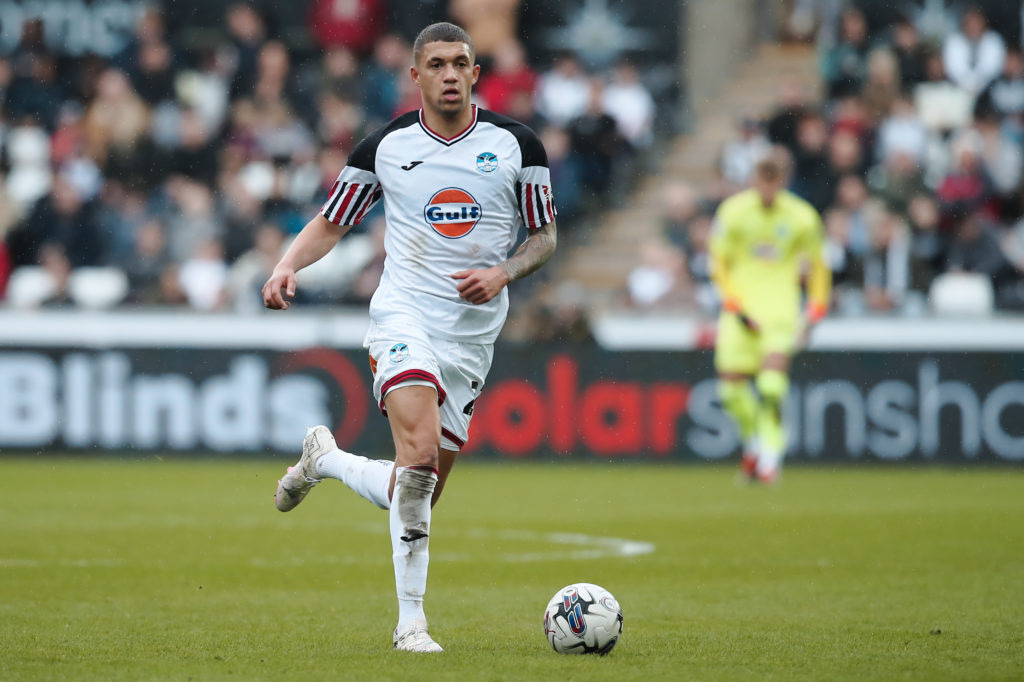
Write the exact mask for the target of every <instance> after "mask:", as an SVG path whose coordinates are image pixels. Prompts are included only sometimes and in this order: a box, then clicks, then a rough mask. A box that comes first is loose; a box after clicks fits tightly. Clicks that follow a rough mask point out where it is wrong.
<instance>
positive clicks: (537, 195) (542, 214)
mask: <svg viewBox="0 0 1024 682" xmlns="http://www.w3.org/2000/svg"><path fill="white" fill-rule="evenodd" d="M540 188H541V186H540V185H538V184H536V183H534V184H533V196H534V200H535V201H536V202H537V225H538V226H540V225H547V224H548V223H549V222H551V221H550V220H548V210H547V208H545V207H544V197H542V196H541V191H540Z"/></svg>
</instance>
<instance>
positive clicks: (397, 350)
mask: <svg viewBox="0 0 1024 682" xmlns="http://www.w3.org/2000/svg"><path fill="white" fill-rule="evenodd" d="M407 357H409V346H407V345H405V344H404V343H396V344H395V345H393V346H391V350H389V351H388V358H390V359H391V362H393V363H395V364H396V365H397V364H398V363H400V362H402V361H403V360H405V359H406V358H407Z"/></svg>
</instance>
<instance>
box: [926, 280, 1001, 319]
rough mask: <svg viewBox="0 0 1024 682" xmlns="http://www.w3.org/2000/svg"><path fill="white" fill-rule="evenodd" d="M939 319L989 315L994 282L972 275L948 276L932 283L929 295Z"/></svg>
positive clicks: (992, 300) (991, 307)
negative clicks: (954, 316) (948, 316)
mask: <svg viewBox="0 0 1024 682" xmlns="http://www.w3.org/2000/svg"><path fill="white" fill-rule="evenodd" d="M928 298H929V300H930V301H931V305H932V310H933V311H934V312H935V313H936V314H937V315H975V316H977V315H990V314H991V313H992V309H993V302H994V299H995V293H994V292H993V290H992V280H991V279H989V278H988V277H986V276H985V275H981V274H977V273H970V272H947V273H945V274H943V275H939V276H938V277H936V278H935V281H934V282H932V286H931V290H930V291H929V292H928Z"/></svg>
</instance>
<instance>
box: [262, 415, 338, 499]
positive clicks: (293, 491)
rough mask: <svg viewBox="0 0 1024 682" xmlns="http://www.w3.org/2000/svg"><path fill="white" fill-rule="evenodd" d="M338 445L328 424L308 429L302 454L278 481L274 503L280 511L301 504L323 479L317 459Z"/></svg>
mask: <svg viewBox="0 0 1024 682" xmlns="http://www.w3.org/2000/svg"><path fill="white" fill-rule="evenodd" d="M337 447H338V445H337V443H335V442H334V436H332V435H331V430H330V429H329V428H327V427H326V426H314V427H312V428H310V429H309V430H308V431H306V437H305V438H303V439H302V456H301V457H299V461H298V462H297V463H296V464H295V466H292V467H288V471H287V472H286V473H285V475H284V476H282V477H281V480H280V481H278V482H277V492H276V493H275V494H274V504H276V505H277V508H278V510H279V511H283V512H286V511H291V510H292V509H295V507H297V506H299V502H302V500H303V499H304V498H305V497H306V495H307V494H308V493H309V491H310V490H312V489H313V486H315V485H316V484H317V483H319V482H320V481H321V480H322V479H320V478H318V477H317V474H316V462H317V460H318V459H320V458H321V457H322V456H323V455H325V454H327V453H328V452H330V451H332V450H335V449H337Z"/></svg>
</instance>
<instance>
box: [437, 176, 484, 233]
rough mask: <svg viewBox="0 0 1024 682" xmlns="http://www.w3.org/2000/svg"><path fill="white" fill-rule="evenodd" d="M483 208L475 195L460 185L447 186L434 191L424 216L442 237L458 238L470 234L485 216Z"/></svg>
mask: <svg viewBox="0 0 1024 682" xmlns="http://www.w3.org/2000/svg"><path fill="white" fill-rule="evenodd" d="M483 214H484V212H483V208H482V207H481V206H480V204H478V203H477V201H476V199H474V198H473V195H472V194H470V193H469V192H467V191H466V190H464V189H459V188H458V187H446V188H445V189H442V190H440V191H438V192H435V193H434V196H432V197H430V201H428V202H427V205H426V206H424V207H423V217H424V218H425V219H426V221H427V223H428V224H429V225H430V226H431V227H432V228H434V232H437V233H438V234H439V235H441V236H442V237H447V238H448V239H458V238H459V237H465V236H466V235H467V234H469V233H470V232H471V231H472V230H473V228H474V227H476V224H477V223H478V222H480V218H481V217H482V216H483Z"/></svg>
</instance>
